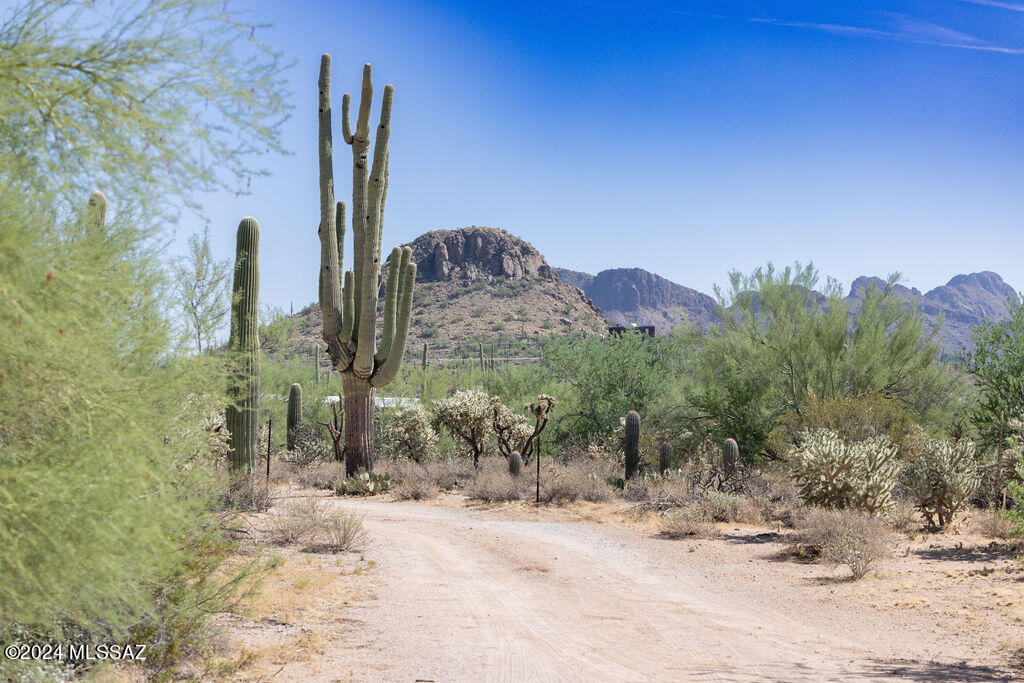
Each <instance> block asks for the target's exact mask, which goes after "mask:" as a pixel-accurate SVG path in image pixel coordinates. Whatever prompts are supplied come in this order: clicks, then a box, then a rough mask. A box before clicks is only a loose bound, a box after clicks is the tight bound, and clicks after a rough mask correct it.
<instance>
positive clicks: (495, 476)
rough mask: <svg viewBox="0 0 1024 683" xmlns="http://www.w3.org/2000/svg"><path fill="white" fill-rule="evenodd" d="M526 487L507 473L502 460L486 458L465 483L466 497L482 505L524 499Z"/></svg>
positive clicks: (505, 465)
mask: <svg viewBox="0 0 1024 683" xmlns="http://www.w3.org/2000/svg"><path fill="white" fill-rule="evenodd" d="M525 490H526V486H525V485H524V483H523V482H522V481H521V480H519V479H516V478H515V477H513V476H512V475H511V474H509V473H508V467H507V464H506V462H505V459H504V458H488V459H487V460H486V461H485V462H484V463H482V464H481V466H480V469H479V470H478V471H477V473H476V476H475V477H474V478H473V479H472V480H470V481H469V482H467V484H466V487H465V492H466V497H467V498H469V499H471V500H478V501H481V502H483V503H504V502H509V501H513V500H521V499H522V498H524V497H525V496H524V491H525Z"/></svg>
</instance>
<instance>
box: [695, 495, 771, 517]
mask: <svg viewBox="0 0 1024 683" xmlns="http://www.w3.org/2000/svg"><path fill="white" fill-rule="evenodd" d="M693 504H694V505H696V506H698V507H701V508H703V509H704V510H705V511H706V512H707V516H708V518H709V519H711V521H713V522H734V523H740V524H761V523H762V522H764V519H765V518H764V512H763V510H764V505H763V504H762V503H759V502H758V501H756V500H753V499H751V498H749V497H747V496H744V495H736V494H732V493H721V492H718V491H716V492H713V493H710V494H709V495H707V496H703V497H701V498H697V499H696V500H695V501H694V503H693Z"/></svg>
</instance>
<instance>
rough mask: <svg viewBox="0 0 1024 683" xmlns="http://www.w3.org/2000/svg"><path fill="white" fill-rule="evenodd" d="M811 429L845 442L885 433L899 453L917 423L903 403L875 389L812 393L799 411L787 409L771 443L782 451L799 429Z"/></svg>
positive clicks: (797, 434)
mask: <svg viewBox="0 0 1024 683" xmlns="http://www.w3.org/2000/svg"><path fill="white" fill-rule="evenodd" d="M812 429H827V430H829V431H831V432H834V433H835V434H837V435H838V436H839V438H841V439H842V440H843V441H845V442H847V443H849V442H856V441H863V440H865V439H870V438H871V437H874V436H878V435H880V434H885V435H887V436H889V437H890V438H891V439H892V440H893V442H894V443H896V444H897V445H898V446H899V450H900V453H901V454H903V453H905V450H906V449H905V448H904V446H905V444H906V441H907V439H908V437H909V436H910V435H911V434H912V433H914V432H915V431H916V430H919V429H920V426H919V425H917V424H916V423H915V422H913V420H912V419H911V416H910V415H909V414H908V413H907V407H906V406H904V405H903V404H902V403H900V402H899V401H897V400H895V399H894V398H891V397H887V396H882V395H881V394H879V393H877V392H876V391H870V392H868V393H867V394H865V395H863V396H835V397H833V398H830V399H825V398H821V397H819V396H814V395H812V396H810V397H808V398H807V402H806V404H805V405H803V406H801V408H800V410H799V412H797V411H789V412H787V413H786V414H784V415H783V416H782V417H780V418H779V422H778V427H777V428H776V430H775V432H774V433H773V435H772V438H773V445H775V446H776V447H778V448H780V449H781V451H782V452H785V450H786V448H785V447H784V446H785V444H786V443H789V444H792V443H795V442H797V441H798V440H799V435H800V433H801V432H804V431H808V430H812Z"/></svg>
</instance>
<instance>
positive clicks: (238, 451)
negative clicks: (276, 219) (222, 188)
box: [225, 216, 260, 473]
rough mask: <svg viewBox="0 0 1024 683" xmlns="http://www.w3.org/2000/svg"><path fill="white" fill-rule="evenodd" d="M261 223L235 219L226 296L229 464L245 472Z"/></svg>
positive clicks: (254, 374)
mask: <svg viewBox="0 0 1024 683" xmlns="http://www.w3.org/2000/svg"><path fill="white" fill-rule="evenodd" d="M259 246H260V224H259V223H257V222H256V219H255V218H252V217H250V216H247V217H245V218H243V219H242V222H241V223H239V224H238V235H237V238H236V247H235V281H234V287H233V289H232V298H231V336H230V338H229V339H228V349H229V351H230V354H231V363H232V366H233V367H232V372H231V379H230V383H229V385H228V398H229V399H230V402H229V403H228V407H227V413H226V415H225V422H226V424H227V428H228V431H229V432H231V441H230V444H229V450H228V457H229V459H230V461H231V468H232V469H234V470H239V471H243V472H246V473H250V472H252V471H253V470H254V469H255V468H256V462H257V460H258V459H259V453H258V450H257V449H258V446H257V439H258V438H259V435H260V415H259V412H260V337H259V313H258V306H259V290H260V265H259Z"/></svg>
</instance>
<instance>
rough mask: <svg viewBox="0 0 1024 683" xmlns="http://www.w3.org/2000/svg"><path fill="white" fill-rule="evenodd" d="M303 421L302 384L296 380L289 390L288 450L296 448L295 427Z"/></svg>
mask: <svg viewBox="0 0 1024 683" xmlns="http://www.w3.org/2000/svg"><path fill="white" fill-rule="evenodd" d="M300 422H302V385H301V384H299V383H298V382H296V383H295V384H293V385H292V388H291V391H289V392H288V423H287V428H288V432H287V437H286V439H287V443H288V450H293V449H294V448H295V428H296V427H298V426H299V423H300Z"/></svg>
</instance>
